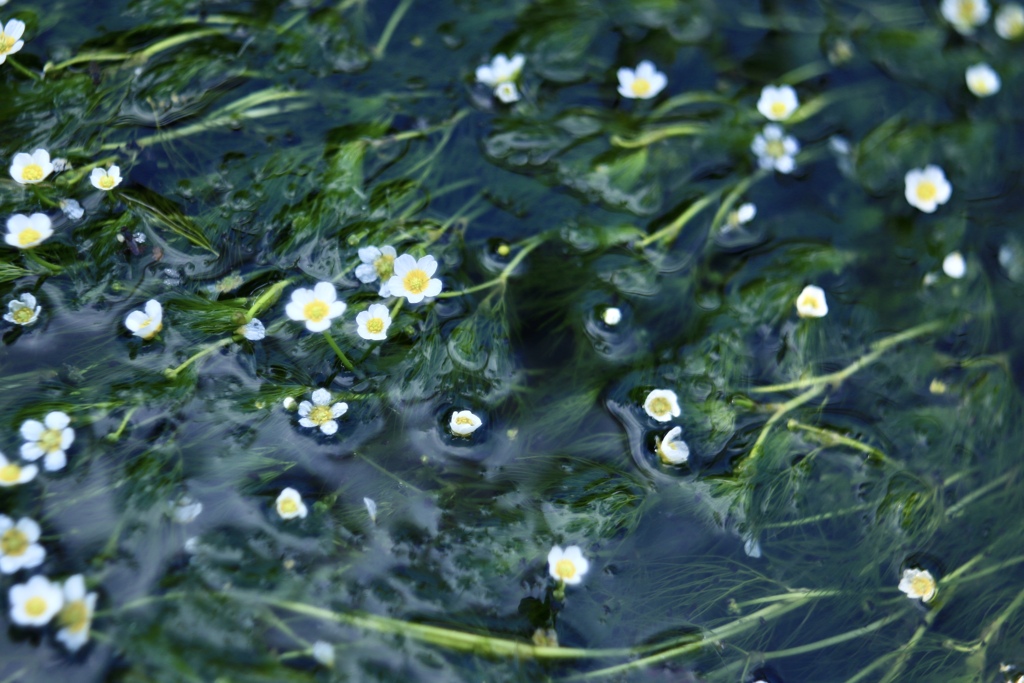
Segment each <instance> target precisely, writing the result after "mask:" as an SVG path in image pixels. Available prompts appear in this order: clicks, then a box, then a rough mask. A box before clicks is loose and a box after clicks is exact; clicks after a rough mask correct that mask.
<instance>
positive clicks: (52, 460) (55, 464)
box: [43, 451, 68, 472]
mask: <svg viewBox="0 0 1024 683" xmlns="http://www.w3.org/2000/svg"><path fill="white" fill-rule="evenodd" d="M67 464H68V456H67V455H66V454H65V453H64V451H53V452H52V453H47V454H46V457H45V458H44V459H43V469H44V470H46V471H47V472H56V471H57V470H62V469H64V466H65V465H67Z"/></svg>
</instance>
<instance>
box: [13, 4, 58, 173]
mask: <svg viewBox="0 0 1024 683" xmlns="http://www.w3.org/2000/svg"><path fill="white" fill-rule="evenodd" d="M9 24H10V22H8V25H9ZM51 173H53V164H52V163H50V153H49V152H47V151H46V150H45V149H42V148H40V149H37V150H36V151H34V152H32V153H31V154H26V153H25V152H19V153H17V154H15V155H14V161H13V162H11V177H12V178H14V180H16V181H17V182H19V183H21V184H22V185H32V184H35V183H41V182H42V181H43V180H45V179H46V176H48V175H50V174H51Z"/></svg>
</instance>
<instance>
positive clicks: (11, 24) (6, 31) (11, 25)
mask: <svg viewBox="0 0 1024 683" xmlns="http://www.w3.org/2000/svg"><path fill="white" fill-rule="evenodd" d="M4 4H7V3H4ZM0 26H3V24H2V23H0ZM24 33H25V22H24V21H18V20H17V19H11V20H10V21H8V22H7V25H6V26H3V28H2V29H0V64H3V63H4V62H6V61H7V55H13V54H14V53H15V52H18V51H19V50H20V49H21V48H23V47H24V46H25V41H23V40H22V39H21V36H22V35H23V34H24Z"/></svg>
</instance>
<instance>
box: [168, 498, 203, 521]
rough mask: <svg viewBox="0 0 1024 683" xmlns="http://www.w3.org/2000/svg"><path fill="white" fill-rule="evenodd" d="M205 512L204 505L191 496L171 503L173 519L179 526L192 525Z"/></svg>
mask: <svg viewBox="0 0 1024 683" xmlns="http://www.w3.org/2000/svg"><path fill="white" fill-rule="evenodd" d="M202 511H203V504H202V503H200V502H199V501H198V500H196V499H195V498H193V497H192V496H189V495H184V496H182V497H181V498H179V499H178V500H176V501H175V502H173V503H171V517H172V518H173V519H174V521H175V522H177V523H178V524H191V523H192V522H194V521H195V520H196V517H198V516H199V515H200V514H201V513H202Z"/></svg>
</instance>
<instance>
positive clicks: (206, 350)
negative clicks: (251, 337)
mask: <svg viewBox="0 0 1024 683" xmlns="http://www.w3.org/2000/svg"><path fill="white" fill-rule="evenodd" d="M231 342H232V338H231V337H225V338H224V339H221V340H219V341H216V342H214V343H213V344H210V345H208V346H205V347H203V348H201V349H199V350H198V351H196V352H195V353H194V354H192V356H191V357H189V359H188V360H186V361H185V362H184V363H182V364H181V365H179V366H178V367H176V368H167V369H166V370H164V376H165V377H166V378H167V379H172V380H173V379H175V378H176V377H177V376H178V375H180V374H181V372H182V371H183V370H184V369H185V368H187V367H188V366H190V365H192V363H195V362H196V361H197V360H199V359H200V358H202V357H203V356H207V355H209V354H211V353H213V352H214V351H216V350H217V349H219V348H221V347H224V346H227V345H228V344H230V343H231Z"/></svg>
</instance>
